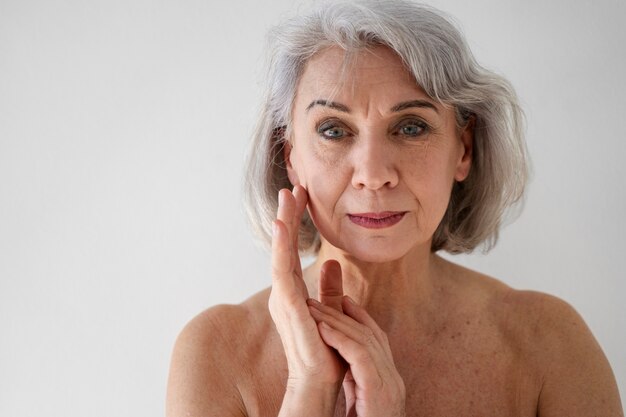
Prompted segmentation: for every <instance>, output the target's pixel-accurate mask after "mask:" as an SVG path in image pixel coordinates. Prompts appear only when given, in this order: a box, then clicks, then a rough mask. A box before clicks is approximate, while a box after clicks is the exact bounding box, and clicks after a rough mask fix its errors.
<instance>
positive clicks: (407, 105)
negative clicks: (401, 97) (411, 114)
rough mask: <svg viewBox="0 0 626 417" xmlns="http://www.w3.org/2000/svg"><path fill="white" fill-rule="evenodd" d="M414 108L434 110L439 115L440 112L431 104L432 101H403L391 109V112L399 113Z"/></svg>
mask: <svg viewBox="0 0 626 417" xmlns="http://www.w3.org/2000/svg"><path fill="white" fill-rule="evenodd" d="M412 107H422V108H427V109H432V110H434V111H435V113H439V110H437V107H435V105H434V104H433V103H431V102H430V101H426V100H411V101H403V102H402V103H400V104H396V105H395V106H393V107H392V108H391V111H392V112H399V111H402V110H405V109H410V108H412Z"/></svg>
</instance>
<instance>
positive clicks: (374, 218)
mask: <svg viewBox="0 0 626 417" xmlns="http://www.w3.org/2000/svg"><path fill="white" fill-rule="evenodd" d="M406 213H407V212H406V211H383V212H380V213H350V214H348V218H349V219H350V221H351V222H352V223H354V224H357V225H359V226H362V227H365V228H367V229H384V228H386V227H391V226H393V225H395V224H397V223H399V222H400V220H402V219H403V218H404V215H405V214H406Z"/></svg>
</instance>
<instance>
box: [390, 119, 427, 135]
mask: <svg viewBox="0 0 626 417" xmlns="http://www.w3.org/2000/svg"><path fill="white" fill-rule="evenodd" d="M396 129H397V130H396V133H395V134H397V135H402V136H406V137H409V138H414V137H418V136H421V135H423V134H425V133H426V132H428V130H429V127H428V125H427V124H426V123H425V122H423V121H421V120H416V119H410V120H405V121H403V122H401V123H400V124H399V125H398V126H397V128H396Z"/></svg>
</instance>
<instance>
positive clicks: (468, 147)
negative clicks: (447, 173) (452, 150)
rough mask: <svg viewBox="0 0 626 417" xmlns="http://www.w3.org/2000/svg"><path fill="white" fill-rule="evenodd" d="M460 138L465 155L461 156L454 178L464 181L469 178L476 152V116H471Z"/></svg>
mask: <svg viewBox="0 0 626 417" xmlns="http://www.w3.org/2000/svg"><path fill="white" fill-rule="evenodd" d="M460 139H461V143H462V144H463V155H462V156H461V159H460V161H459V163H458V165H457V168H456V173H455V175H454V179H455V180H456V181H458V182H461V181H464V180H465V179H466V178H467V176H468V175H469V172H470V169H471V167H472V159H473V158H472V156H473V152H474V116H471V117H470V119H469V121H468V122H467V124H466V125H465V127H464V128H463V131H462V132H461V138H460Z"/></svg>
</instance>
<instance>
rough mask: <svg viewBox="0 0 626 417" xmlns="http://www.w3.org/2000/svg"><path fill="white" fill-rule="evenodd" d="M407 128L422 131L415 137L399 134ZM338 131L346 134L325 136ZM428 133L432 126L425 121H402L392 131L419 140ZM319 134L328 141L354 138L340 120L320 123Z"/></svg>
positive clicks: (395, 134)
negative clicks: (328, 132) (415, 128)
mask: <svg viewBox="0 0 626 417" xmlns="http://www.w3.org/2000/svg"><path fill="white" fill-rule="evenodd" d="M407 126H416V127H417V128H418V129H420V131H419V133H416V134H413V135H410V134H409V135H407V134H403V133H400V132H399V130H400V129H403V128H405V127H407ZM337 129H339V130H342V131H344V134H343V135H340V136H334V137H330V136H327V135H326V134H325V133H326V132H327V131H329V130H337ZM428 132H430V126H429V125H428V124H427V123H426V122H424V121H423V120H420V119H405V120H402V121H401V122H400V123H398V124H397V125H396V126H395V127H394V129H393V131H392V135H394V136H405V137H408V138H417V137H419V136H422V135H425V134H426V133H428ZM317 133H318V134H319V135H320V137H322V139H325V140H328V141H338V140H341V139H343V138H345V137H346V136H352V134H351V133H349V129H347V128H346V127H345V126H343V125H342V123H340V122H339V121H338V120H327V121H325V122H322V123H320V124H319V126H318V127H317Z"/></svg>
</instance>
